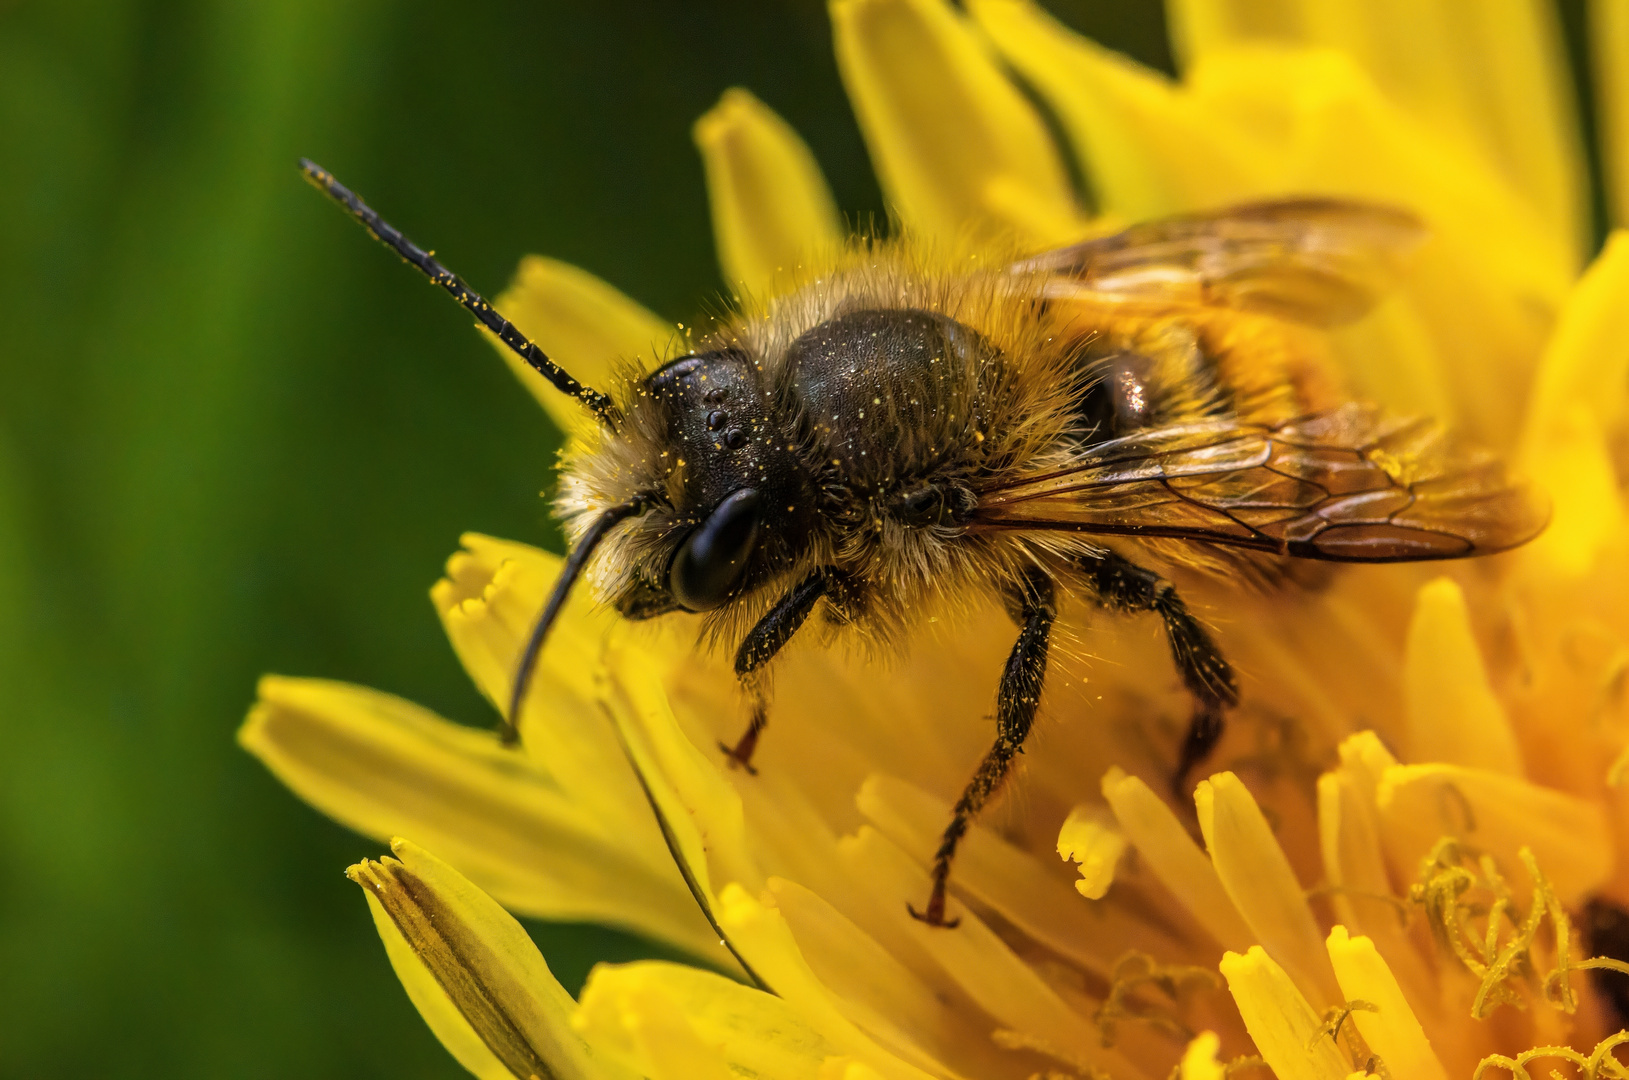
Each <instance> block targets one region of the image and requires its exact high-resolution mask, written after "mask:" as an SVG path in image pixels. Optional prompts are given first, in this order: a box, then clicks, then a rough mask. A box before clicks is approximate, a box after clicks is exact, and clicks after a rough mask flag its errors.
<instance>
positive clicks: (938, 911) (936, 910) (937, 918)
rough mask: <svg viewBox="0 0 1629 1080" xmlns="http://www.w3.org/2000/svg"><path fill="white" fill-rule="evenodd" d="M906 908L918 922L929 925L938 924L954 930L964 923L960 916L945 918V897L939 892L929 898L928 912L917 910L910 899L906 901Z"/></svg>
mask: <svg viewBox="0 0 1629 1080" xmlns="http://www.w3.org/2000/svg"><path fill="white" fill-rule="evenodd" d="M905 910H906V911H908V912H910V913H911V918H913V919H915V920H916V921H917V922H921V923H927V924H928V925H929V926H937V927H938V928H939V929H941V930H954V929H956V927H958V926H960V925H961V924H962V921H961V919H959V918H958V919H946V918H945V904H944V897H943V896H941V895H939V894H937V893H935V894H934V896H933V897H932V898H931V899H929V900H928V910H927V911H926V912H921V911H918V910H916V905H915V904H912V903H910V902H909V901H906V904H905Z"/></svg>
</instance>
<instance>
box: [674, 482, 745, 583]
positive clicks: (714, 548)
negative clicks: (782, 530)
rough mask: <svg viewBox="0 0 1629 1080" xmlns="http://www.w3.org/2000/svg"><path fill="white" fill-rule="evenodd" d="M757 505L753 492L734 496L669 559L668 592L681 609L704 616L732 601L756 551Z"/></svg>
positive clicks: (736, 493) (738, 493)
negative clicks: (743, 573)
mask: <svg viewBox="0 0 1629 1080" xmlns="http://www.w3.org/2000/svg"><path fill="white" fill-rule="evenodd" d="M759 502H760V500H759V498H758V492H757V491H755V490H753V489H752V488H742V489H741V490H740V491H737V492H735V493H733V494H732V495H730V496H729V497H727V498H726V499H725V500H724V501H723V502H721V503H719V504H718V509H716V510H714V511H713V512H712V513H711V514H709V515H708V517H707V520H706V521H704V522H702V523H701V527H700V528H698V529H697V530H696V531H695V532H693V533H691V534H690V536H689V537H688V538H687V539H686V540H685V542H684V544H683V545H682V546H680V548H679V550H678V553H677V554H675V555H674V556H673V563H672V565H671V566H670V567H669V568H668V572H667V587H668V591H669V592H671V593H672V594H673V599H675V600H677V601H678V602H679V604H680V605H681V606H682V607H683V608H684V609H685V610H687V611H708V610H710V609H712V608H716V607H718V606H719V605H720V604H722V603H724V601H726V600H728V599H729V598H730V593H731V592H732V591H733V590H734V589H735V586H736V584H737V583H738V582H739V581H740V580H741V574H742V572H743V571H745V570H746V568H747V560H748V559H750V558H751V557H752V551H753V549H754V548H755V547H757V546H758V532H759V529H760V526H761V524H762V523H761V521H760V519H759V516H758V505H759Z"/></svg>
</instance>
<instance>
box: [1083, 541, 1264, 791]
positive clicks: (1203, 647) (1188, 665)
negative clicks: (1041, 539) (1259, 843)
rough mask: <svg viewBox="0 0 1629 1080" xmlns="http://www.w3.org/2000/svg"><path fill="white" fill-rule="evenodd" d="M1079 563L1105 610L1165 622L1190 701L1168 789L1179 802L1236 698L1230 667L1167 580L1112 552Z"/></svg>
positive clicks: (1236, 688)
mask: <svg viewBox="0 0 1629 1080" xmlns="http://www.w3.org/2000/svg"><path fill="white" fill-rule="evenodd" d="M1080 565H1081V568H1082V569H1083V570H1085V572H1086V575H1087V578H1088V580H1089V581H1090V582H1091V585H1092V588H1093V590H1094V591H1095V592H1096V594H1097V599H1098V602H1099V603H1100V604H1102V605H1103V606H1104V607H1106V608H1108V609H1109V610H1111V611H1125V612H1140V611H1152V612H1154V613H1155V614H1157V615H1158V616H1159V617H1160V619H1161V621H1163V622H1164V623H1165V636H1166V640H1167V641H1168V642H1169V643H1170V646H1171V659H1172V660H1173V661H1175V663H1176V668H1177V672H1178V674H1180V675H1181V676H1182V683H1183V685H1184V686H1186V687H1187V688H1188V692H1189V693H1190V694H1192V695H1193V700H1194V710H1193V717H1192V719H1190V720H1189V721H1188V733H1187V735H1186V737H1184V739H1183V740H1182V750H1181V752H1180V754H1179V755H1178V758H1177V767H1176V772H1175V774H1174V775H1173V776H1172V777H1171V788H1172V791H1173V792H1175V794H1176V797H1177V799H1178V800H1179V801H1180V800H1185V799H1186V798H1187V797H1188V793H1187V792H1186V791H1185V790H1184V789H1185V788H1186V786H1187V779H1188V773H1189V772H1191V771H1192V770H1193V768H1194V766H1196V765H1198V764H1199V763H1200V762H1202V761H1204V760H1205V758H1206V757H1208V756H1209V755H1210V752H1211V751H1212V750H1213V749H1215V747H1216V743H1217V742H1218V741H1219V740H1220V739H1221V737H1222V730H1223V727H1224V722H1225V718H1224V715H1223V712H1224V710H1226V709H1229V708H1232V707H1233V706H1235V705H1237V704H1238V703H1239V687H1238V683H1237V682H1236V681H1235V679H1234V677H1233V666H1232V665H1231V664H1229V663H1228V662H1227V659H1226V658H1225V657H1224V656H1223V655H1222V652H1221V650H1220V649H1218V648H1217V647H1216V642H1215V641H1214V640H1212V638H1211V636H1210V633H1209V632H1208V631H1207V630H1206V629H1205V628H1204V627H1203V626H1201V625H1200V624H1199V621H1198V620H1197V619H1195V618H1194V617H1193V615H1192V614H1191V613H1190V612H1189V611H1188V606H1187V605H1186V604H1184V603H1183V602H1182V597H1180V596H1178V595H1177V591H1176V588H1175V587H1174V586H1173V585H1172V584H1171V583H1170V582H1169V581H1166V580H1165V579H1164V578H1162V577H1160V576H1159V575H1158V574H1156V573H1154V572H1153V571H1152V570H1145V569H1143V568H1142V567H1140V566H1138V565H1137V564H1135V563H1133V562H1132V561H1131V560H1129V559H1127V558H1125V557H1124V556H1122V555H1117V554H1115V553H1114V552H1112V551H1108V552H1104V553H1103V554H1102V555H1090V556H1085V557H1083V558H1082V559H1081V560H1080Z"/></svg>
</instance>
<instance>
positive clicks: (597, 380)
mask: <svg viewBox="0 0 1629 1080" xmlns="http://www.w3.org/2000/svg"><path fill="white" fill-rule="evenodd" d="M492 306H493V307H495V308H497V309H498V311H499V312H500V313H501V314H502V315H503V316H504V318H506V319H508V320H509V321H510V322H512V323H514V324H515V326H516V327H518V328H519V330H520V332H521V333H523V334H525V335H526V336H527V337H529V338H531V339H532V341H534V342H535V343H536V344H537V347H538V348H540V349H542V350H543V351H544V352H545V353H547V354H548V356H549V358H550V359H552V360H553V361H554V362H555V363H557V364H559V365H560V366H561V367H563V368H565V369H566V370H567V371H568V372H570V373H571V374H572V376H573V377H574V378H576V379H577V381H578V382H581V383H582V384H583V385H585V386H591V387H594V388H595V389H597V390H609V389H610V388H611V386H612V384H613V382H614V374H613V373H614V372H615V371H616V368H617V364H618V362H635V361H642V362H645V363H649V362H651V361H654V360H658V359H660V358H662V357H663V356H665V355H666V353H667V351H668V350H669V348H670V347H671V346H672V343H673V342H674V341H675V340H676V339H677V338H678V336H679V332H678V330H677V329H676V328H675V327H674V326H673V324H672V323H669V322H667V321H666V320H664V319H662V318H661V317H659V316H657V315H654V314H652V313H651V312H650V311H649V310H647V309H646V308H644V307H643V306H641V305H640V304H639V303H637V302H635V301H634V300H631V299H629V298H628V297H627V296H626V295H624V294H623V293H622V292H620V291H618V290H617V289H616V288H615V287H614V286H612V285H610V284H608V283H606V282H605V281H602V280H601V279H599V278H597V277H595V276H594V275H593V274H590V273H589V272H588V271H587V270H582V269H579V268H578V267H575V266H572V265H571V264H570V263H563V262H560V261H558V260H556V259H547V258H544V257H543V256H541V255H528V256H526V257H525V258H524V259H522V260H521V261H520V266H519V267H518V268H517V269H516V271H515V278H514V280H513V281H511V282H510V283H509V288H507V289H505V290H504V291H503V294H502V295H501V296H499V297H498V298H497V299H496V300H494V301H493V305H492ZM486 336H487V340H489V341H491V342H492V346H493V348H495V349H497V350H498V353H499V355H501V356H502V357H503V359H504V362H505V363H506V364H508V365H509V367H510V369H511V370H512V371H514V373H515V375H516V376H517V377H518V378H519V379H520V381H521V382H522V383H523V384H525V386H526V389H528V390H530V391H531V392H532V396H533V397H535V398H537V400H538V401H539V402H540V403H542V405H543V408H544V409H545V410H547V412H548V414H549V416H550V418H552V419H553V420H554V422H555V423H556V424H558V425H560V430H562V431H564V432H566V434H567V435H568V436H581V435H583V434H584V433H586V432H589V431H592V430H593V429H594V425H595V421H594V417H593V415H592V414H591V413H590V412H589V411H588V410H587V409H585V408H583V407H582V405H581V404H580V403H579V402H577V401H575V400H573V399H571V398H568V397H566V396H565V395H564V394H562V393H560V391H558V390H556V389H555V388H554V387H553V386H552V385H551V384H550V383H549V382H548V380H546V379H544V378H543V376H541V375H539V374H538V373H537V372H536V371H533V370H532V368H531V367H530V366H529V365H528V364H527V363H526V361H524V360H522V359H521V358H520V357H518V356H516V355H515V354H514V353H513V352H511V351H510V350H509V349H508V348H507V347H505V346H504V345H503V344H502V343H501V342H499V341H498V339H497V337H496V336H494V335H492V334H490V333H488V334H487V335H486Z"/></svg>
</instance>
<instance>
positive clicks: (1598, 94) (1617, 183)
mask: <svg viewBox="0 0 1629 1080" xmlns="http://www.w3.org/2000/svg"><path fill="white" fill-rule="evenodd" d="M1589 41H1590V46H1591V52H1592V56H1591V59H1593V60H1594V65H1593V67H1592V69H1591V70H1592V73H1593V74H1594V76H1595V107H1596V110H1597V113H1598V116H1599V119H1600V126H1599V131H1598V134H1599V137H1600V140H1601V156H1602V157H1603V158H1604V159H1605V160H1604V165H1605V171H1606V193H1607V203H1608V206H1609V207H1610V209H1611V211H1612V223H1613V224H1614V225H1629V2H1625V0H1590V2H1589Z"/></svg>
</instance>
